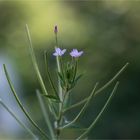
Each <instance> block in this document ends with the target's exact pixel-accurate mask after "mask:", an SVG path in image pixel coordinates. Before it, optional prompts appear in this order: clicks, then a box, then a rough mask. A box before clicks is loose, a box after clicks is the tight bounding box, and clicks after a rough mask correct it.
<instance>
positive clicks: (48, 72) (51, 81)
mask: <svg viewBox="0 0 140 140" xmlns="http://www.w3.org/2000/svg"><path fill="white" fill-rule="evenodd" d="M44 59H45V66H46V72H47V77H48V79H49V82H50V85H51V88H52V90H53V91H54V94H55V95H56V96H57V98H58V100H59V96H58V93H57V91H56V89H55V86H54V83H53V80H52V77H51V74H50V71H49V66H48V56H47V52H44Z"/></svg>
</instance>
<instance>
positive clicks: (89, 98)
mask: <svg viewBox="0 0 140 140" xmlns="http://www.w3.org/2000/svg"><path fill="white" fill-rule="evenodd" d="M97 85H98V83H96V84H95V86H94V88H93V90H92V92H91V94H90V96H89V97H88V100H87V102H86V103H85V105H84V106H83V108H82V109H81V110H80V112H79V113H78V115H77V116H76V117H75V118H74V119H73V120H72V121H71V122H70V123H68V124H66V125H65V126H63V127H62V128H61V129H64V128H67V127H69V126H71V125H72V124H73V123H75V122H76V121H77V120H78V119H79V118H80V117H81V115H82V114H83V113H84V111H85V110H86V108H87V107H88V105H89V103H90V101H91V99H92V97H93V96H94V94H95V89H96V87H97Z"/></svg>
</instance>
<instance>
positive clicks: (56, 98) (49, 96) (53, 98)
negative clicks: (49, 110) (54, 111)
mask: <svg viewBox="0 0 140 140" xmlns="http://www.w3.org/2000/svg"><path fill="white" fill-rule="evenodd" d="M42 95H43V96H44V97H46V98H49V99H51V100H54V101H57V102H61V101H60V100H59V99H58V97H56V96H54V95H46V94H42Z"/></svg>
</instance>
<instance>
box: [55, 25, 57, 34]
mask: <svg viewBox="0 0 140 140" xmlns="http://www.w3.org/2000/svg"><path fill="white" fill-rule="evenodd" d="M54 33H55V34H57V33H58V28H57V25H55V26H54Z"/></svg>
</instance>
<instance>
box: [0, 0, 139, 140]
mask: <svg viewBox="0 0 140 140" xmlns="http://www.w3.org/2000/svg"><path fill="white" fill-rule="evenodd" d="M26 23H27V24H28V25H29V28H30V32H31V36H32V41H33V45H34V48H35V52H36V56H37V59H38V63H39V66H40V69H41V72H42V75H43V77H44V79H45V80H46V85H47V87H48V88H50V86H49V85H48V81H47V79H46V78H45V69H44V60H43V52H44V50H47V51H48V52H49V55H50V57H49V59H50V60H49V62H50V69H51V73H52V74H53V75H54V77H53V78H54V80H56V67H55V64H56V63H55V58H54V57H53V56H52V52H53V51H54V45H55V39H54V32H53V28H54V25H56V24H57V25H58V30H59V36H58V39H59V45H60V47H62V48H67V49H68V50H71V49H72V48H78V49H79V50H84V55H83V56H82V57H81V58H80V62H79V71H80V72H84V73H85V75H84V77H83V78H82V79H81V81H80V82H79V84H78V85H77V87H76V88H75V89H74V91H73V93H72V97H73V103H75V102H76V101H78V100H80V99H83V98H84V97H86V96H88V95H89V93H90V91H91V89H92V87H93V86H94V84H95V82H96V81H99V82H100V85H99V86H102V85H103V84H105V83H106V82H107V81H108V80H110V79H111V77H112V76H113V75H115V74H116V73H117V71H119V69H121V67H122V66H123V65H124V64H125V63H126V62H129V63H130V65H129V67H128V68H127V70H126V71H125V72H124V73H123V74H122V75H121V76H120V77H119V78H118V80H119V81H120V86H119V89H118V90H117V94H116V95H115V96H114V98H113V100H112V102H111V104H110V105H109V107H108V109H107V110H106V111H105V113H104V114H103V116H102V119H100V120H99V122H98V123H97V125H96V127H95V128H94V129H93V130H92V131H91V133H90V134H89V138H91V139H93V138H94V139H136V138H140V95H139V94H140V89H139V83H140V82H139V77H140V76H139V72H140V63H139V59H140V39H139V38H140V1H135V0H134V1H133V0H99V1H98V0H97V1H92V0H89V1H88V0H85V1H78V0H77V1H71V0H65V1H59V0H58V1H57V0H52V1H51V0H50V1H47V0H46V1H45V0H40V1H39V0H36V1H34V0H32V1H26V0H25V1H23V0H21V1H6V0H3V1H2V0H1V1H0V58H1V61H0V63H1V64H0V69H1V70H2V69H3V68H2V63H6V62H8V63H10V65H8V64H7V67H8V68H9V69H10V67H14V70H13V71H12V72H10V75H12V77H13V79H14V78H15V79H16V77H18V80H19V81H20V87H18V86H17V90H18V94H19V95H20V94H22V95H21V97H22V98H21V100H22V101H23V102H24V105H25V107H26V108H27V110H28V111H29V112H30V114H32V116H33V118H34V120H36V121H37V122H38V123H39V124H40V125H41V124H42V127H44V129H45V125H44V123H43V121H42V120H43V117H42V115H41V111H40V108H39V105H38V102H37V98H36V94H35V89H36V88H40V87H39V84H38V81H37V78H36V75H35V72H34V69H33V66H32V63H31V59H30V56H29V51H28V43H27V37H26V33H25V24H26ZM5 60H6V61H5ZM2 74H3V75H4V72H2ZM1 80H2V79H1ZM7 86H8V85H7ZM15 86H16V84H15ZM1 87H2V86H1ZM112 88H113V84H112V86H110V87H109V88H108V89H107V90H105V91H104V93H103V94H101V95H100V96H98V97H97V100H96V102H95V103H94V104H92V105H90V107H89V108H88V110H87V111H86V114H85V115H83V118H82V119H81V120H80V121H79V122H78V123H79V125H81V126H82V127H84V128H85V127H87V126H88V125H89V124H90V123H91V122H92V120H93V119H94V117H95V115H96V114H97V112H99V110H100V109H101V107H102V106H103V104H104V103H105V100H106V98H107V96H108V93H110V92H111V89H112ZM0 94H1V95H0V96H2V95H3V94H6V96H7V98H8V96H9V93H0ZM10 99H11V100H13V101H14V102H15V100H14V98H10ZM0 108H1V107H0ZM11 108H12V106H11ZM79 109H80V108H78V109H76V110H73V111H71V112H70V113H69V115H68V117H69V119H72V118H73V117H74V116H75V115H76V113H77V111H78V110H79ZM15 112H16V110H15ZM0 115H2V114H0ZM24 117H25V116H24ZM24 117H23V118H24ZM7 119H8V118H7ZM4 123H7V122H4ZM15 124H16V125H18V124H17V123H16V122H15ZM7 125H8V124H7ZM2 126H3V125H2ZM2 126H1V128H0V139H6V138H9V137H10V139H12V138H13V139H16V138H18V139H19V138H21V137H23V139H26V138H28V137H29V136H28V135H27V134H26V132H25V131H24V130H23V129H22V130H21V131H20V133H17V134H14V135H12V134H11V133H10V132H9V131H7V130H6V129H4V128H3V127H4V126H3V127H2ZM69 135H70V136H71V135H75V133H74V132H67V137H68V136H69ZM67 137H66V138H67Z"/></svg>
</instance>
